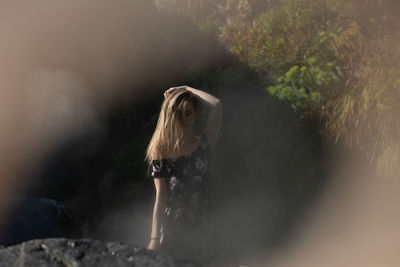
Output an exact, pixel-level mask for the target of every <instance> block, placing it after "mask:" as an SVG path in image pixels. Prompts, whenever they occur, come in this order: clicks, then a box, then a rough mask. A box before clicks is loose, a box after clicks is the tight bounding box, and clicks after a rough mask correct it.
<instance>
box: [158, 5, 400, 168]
mask: <svg viewBox="0 0 400 267" xmlns="http://www.w3.org/2000/svg"><path fill="white" fill-rule="evenodd" d="M172 2H175V5H174V4H173V3H172ZM176 2H177V1H172V0H169V1H168V0H164V3H167V5H169V8H170V10H173V9H174V8H177V6H176ZM189 2H194V1H189ZM189 2H187V3H189ZM196 3H197V5H199V3H202V9H200V10H201V11H199V12H194V11H193V10H192V11H191V12H181V14H185V15H187V16H189V17H191V18H193V20H194V21H195V22H196V23H197V24H198V25H208V26H207V27H205V26H204V27H203V28H204V29H205V30H212V31H214V32H215V33H216V34H217V36H218V37H219V39H220V40H221V42H222V43H223V44H224V45H225V47H226V48H227V49H228V50H230V51H231V53H233V54H234V55H235V56H236V57H237V58H238V59H239V60H240V61H242V62H244V63H245V64H247V65H248V66H249V67H250V68H251V69H252V70H255V71H256V72H257V73H258V74H259V75H260V77H261V78H262V79H263V81H264V84H265V85H266V87H267V90H268V92H269V93H270V94H272V95H275V96H277V97H278V98H279V99H282V100H284V101H286V102H288V104H289V105H291V106H292V107H293V108H294V109H295V110H296V111H297V112H299V113H300V114H301V115H302V116H304V115H306V116H318V117H320V119H321V121H322V122H323V124H322V125H321V130H322V131H323V132H324V133H325V134H326V135H327V136H328V137H330V138H331V140H333V141H335V142H343V143H345V144H347V145H349V146H350V147H356V148H358V149H361V150H363V151H364V152H365V153H366V154H367V155H368V157H369V158H370V160H371V162H374V163H376V164H377V170H379V171H380V172H381V173H383V174H390V173H393V172H394V170H396V169H397V170H399V167H400V166H399V161H398V159H399V155H400V145H399V144H400V126H399V122H398V119H397V116H398V114H399V111H400V104H399V103H400V81H399V78H398V77H399V74H400V73H399V72H400V48H399V45H398V44H399V43H400V25H399V20H398V19H397V14H398V13H399V11H400V4H399V3H398V2H396V1H390V0H315V1H311V0H268V1H261V0H219V1H215V2H211V1H206V0H198V1H196ZM207 10H208V11H207ZM194 14H195V15H194Z"/></svg>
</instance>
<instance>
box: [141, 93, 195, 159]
mask: <svg viewBox="0 0 400 267" xmlns="http://www.w3.org/2000/svg"><path fill="white" fill-rule="evenodd" d="M188 101H189V102H191V103H192V105H193V108H194V111H195V113H196V112H197V107H198V104H199V102H198V99H197V97H196V96H195V95H194V94H193V93H192V92H190V91H189V90H186V89H184V88H179V89H175V90H173V91H172V92H171V93H170V94H169V95H168V97H167V98H166V99H164V102H163V103H162V105H161V111H160V115H159V117H158V121H157V126H156V129H155V131H154V134H153V137H152V138H151V140H150V143H149V145H148V146H147V150H146V160H147V161H148V162H149V163H150V162H151V161H152V160H155V159H159V160H161V159H166V158H168V157H169V156H170V155H171V154H172V153H173V152H175V151H180V148H181V146H182V143H183V127H182V120H183V107H184V105H185V103H187V102H188Z"/></svg>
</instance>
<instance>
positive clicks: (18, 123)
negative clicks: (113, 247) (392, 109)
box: [0, 0, 400, 267]
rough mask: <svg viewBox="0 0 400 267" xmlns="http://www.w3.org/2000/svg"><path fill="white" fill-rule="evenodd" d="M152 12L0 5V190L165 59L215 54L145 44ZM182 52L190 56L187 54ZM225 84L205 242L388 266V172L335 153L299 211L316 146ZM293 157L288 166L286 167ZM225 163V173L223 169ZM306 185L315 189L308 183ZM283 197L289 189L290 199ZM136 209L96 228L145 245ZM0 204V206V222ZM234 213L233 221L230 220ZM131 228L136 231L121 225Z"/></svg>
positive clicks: (143, 6)
mask: <svg viewBox="0 0 400 267" xmlns="http://www.w3.org/2000/svg"><path fill="white" fill-rule="evenodd" d="M158 15H159V13H157V12H156V11H155V10H154V9H153V8H151V1H125V0H113V1H112V2H111V1H108V0H90V1H89V0H87V1H54V0H37V1H24V3H21V2H18V1H7V0H4V1H2V2H1V3H0V38H1V42H0V59H1V61H0V80H1V89H0V90H1V97H0V129H1V131H0V140H1V141H0V179H1V180H0V194H1V195H5V194H12V193H18V192H19V191H20V190H22V189H24V187H25V186H26V184H27V183H28V184H29V183H31V182H32V181H25V180H23V179H22V177H31V176H32V175H31V174H32V172H34V171H35V170H36V168H37V164H38V163H39V162H40V160H41V159H42V158H43V157H45V156H46V153H48V152H49V151H50V150H51V149H52V147H54V146H55V145H57V143H58V142H61V141H63V140H65V139H67V138H73V137H74V136H76V135H79V134H80V133H82V132H85V131H91V130H96V129H100V128H101V127H102V125H101V119H100V118H101V117H102V116H105V115H106V114H107V112H109V111H110V110H111V109H112V108H113V107H115V106H117V105H119V104H121V103H123V102H124V101H125V100H126V99H129V98H132V97H135V96H137V95H138V94H140V93H142V88H143V87H142V86H143V85H144V84H146V83H147V81H148V80H152V79H153V77H154V75H157V77H158V78H159V79H160V80H162V79H163V78H165V79H168V78H169V77H170V76H173V75H176V74H177V73H178V71H177V69H175V66H176V65H180V66H185V64H188V63H190V62H191V61H192V60H193V58H194V57H195V56H196V57H202V56H204V57H210V58H213V57H215V55H213V54H212V52H211V51H210V50H207V49H208V48H207V47H206V46H205V44H204V43H202V42H200V41H199V40H193V41H192V43H190V42H189V43H188V41H187V40H185V38H182V41H181V42H176V41H175V40H172V41H171V40H170V43H168V42H166V43H162V44H160V43H156V42H155V41H154V39H153V37H154V34H156V33H159V32H158V31H157V27H159V25H160V21H159V20H158V19H159V18H158V17H155V16H158ZM165 29H167V32H165V35H167V36H169V35H171V36H172V37H170V39H173V37H176V36H177V35H180V36H184V35H183V34H181V33H180V32H179V30H176V29H173V28H172V29H169V30H168V28H167V27H166V28H165ZM175 30H176V31H175ZM165 40H169V38H165ZM171 44H173V45H176V46H175V47H174V48H173V49H171V50H164V52H165V51H167V52H166V53H167V54H168V55H169V54H170V53H176V55H177V57H176V58H177V61H176V62H172V63H171V62H166V61H165V60H164V59H166V58H168V57H167V56H166V55H165V54H163V53H162V52H160V51H159V49H158V48H160V47H164V46H172V45H171ZM189 44H190V45H189ZM157 51H158V52H159V53H158V52H157ZM190 51H201V52H199V53H198V54H197V55H194V53H191V52H190ZM202 53H204V54H203V55H202ZM178 55H179V57H178ZM160 77H161V78H160ZM238 86H239V87H240V85H238ZM248 87H249V88H253V86H252V85H248ZM228 89H229V90H232V91H229V92H228V93H225V94H224V96H223V101H225V103H224V105H225V106H224V109H225V118H224V120H225V121H224V129H223V132H222V135H221V138H222V140H221V141H220V144H219V147H218V150H217V151H216V157H215V160H219V161H220V162H219V163H216V166H215V170H214V173H215V175H214V176H213V177H216V181H215V182H214V183H215V186H216V187H215V188H214V190H215V192H217V193H221V194H222V195H219V198H217V200H220V201H221V202H219V203H218V205H217V206H218V207H219V208H221V209H220V210H217V211H216V214H217V215H218V216H219V219H220V220H219V225H218V224H217V225H218V226H220V227H221V228H219V231H220V232H219V234H220V235H221V236H222V240H223V242H224V243H223V244H221V243H216V249H219V248H221V247H222V248H224V249H226V251H227V252H229V251H236V252H237V250H239V249H241V248H243V247H248V248H249V250H251V249H253V248H255V247H257V246H258V247H259V249H258V250H257V253H258V255H257V258H251V259H248V262H251V263H254V264H256V265H260V266H264V265H269V266H276V267H280V266H289V267H290V266H296V267H297V266H310V267H312V266H398V263H399V262H400V258H399V256H398V248H399V245H398V243H399V234H400V233H399V230H398V225H399V223H400V216H399V215H398V203H399V200H400V199H399V192H398V185H397V184H396V183H395V182H394V179H393V180H380V179H379V178H377V177H375V176H374V175H371V173H372V172H370V170H369V168H368V164H365V162H362V161H361V162H360V161H359V160H354V159H355V158H358V156H357V155H355V156H353V155H351V157H349V158H346V159H345V160H344V162H346V161H347V160H349V161H348V162H349V164H346V165H343V162H342V161H340V162H339V163H338V164H337V165H333V164H332V165H331V166H330V168H329V171H330V175H329V178H330V180H331V181H333V182H331V183H329V185H328V187H327V190H326V192H327V193H326V194H325V195H324V197H321V199H318V200H320V201H319V202H318V204H316V205H315V206H314V207H313V209H304V210H303V208H304V207H301V206H300V205H299V206H297V205H296V201H298V202H301V201H303V202H306V200H304V199H305V198H306V197H307V195H308V194H312V193H315V192H316V191H318V188H316V189H315V188H314V189H312V190H311V189H308V188H306V189H303V188H302V185H303V182H304V181H308V182H309V181H310V179H321V181H323V180H324V179H325V178H324V177H323V175H322V174H321V172H320V170H316V171H315V172H314V170H315V168H317V167H316V166H315V165H318V164H319V163H320V161H322V160H321V159H318V153H313V152H310V151H308V149H309V150H312V148H308V147H300V145H299V143H300V141H301V140H304V138H305V139H306V137H307V132H304V131H303V130H299V131H292V129H290V128H286V127H283V126H282V125H283V124H285V123H286V124H290V123H293V122H294V120H293V118H290V116H287V115H282V114H281V113H280V112H279V111H281V110H282V108H281V107H279V106H277V105H275V104H273V103H267V104H266V102H264V99H263V98H262V97H260V96H258V95H256V94H253V91H250V89H249V90H248V91H250V94H253V95H252V96H251V97H249V96H248V95H247V96H246V95H244V93H243V94H242V92H243V91H246V90H245V89H244V88H243V87H240V88H234V89H235V93H233V92H234V90H233V88H228ZM230 97H231V98H230ZM242 98H244V100H242ZM241 101H244V102H243V103H242V102H241ZM246 101H247V102H246ZM246 112H247V113H246ZM260 113H261V114H264V115H259V114H260ZM277 114H279V116H278V115H277ZM278 117H279V118H278ZM238 125H240V126H238ZM260 125H263V127H264V128H262V129H260ZM262 133H266V134H262ZM299 136H300V137H299ZM299 140H300V141H299ZM233 148H234V149H233ZM265 151H269V154H267V155H265ZM299 151H300V152H299ZM302 151H308V152H307V153H305V154H303V152H302ZM263 155H264V157H262V156H263ZM294 159H297V160H298V161H296V162H297V163H296V164H297V165H296V164H294V163H293V164H292V165H290V164H288V162H293V161H294ZM291 160H292V161H291ZM239 163H241V164H244V165H239ZM314 164H315V165H314ZM227 166H233V167H235V168H232V169H229V170H227V169H226V168H227ZM254 166H255V167H254ZM288 166H289V167H288ZM290 166H291V167H290ZM290 168H292V169H290ZM296 168H297V169H296ZM298 170H301V171H298ZM282 173H284V175H282ZM266 175H267V176H266ZM319 175H320V176H319ZM265 177H268V179H264V178H265ZM282 177H286V178H285V179H286V180H282V179H281V178H282ZM245 182H246V183H245ZM285 183H286V184H290V185H292V187H293V188H294V187H296V190H297V191H292V189H293V188H290V186H289V189H288V190H287V191H284V190H283V191H280V189H281V187H280V186H282V185H284V184H285ZM244 184H245V186H243V185H244ZM310 184H312V185H316V184H318V185H320V183H319V181H317V180H313V182H311V183H310ZM286 188H287V187H286ZM299 188H300V189H299ZM246 190H247V191H246ZM252 190H253V191H252ZM257 190H258V191H257ZM293 190H294V189H293ZM293 192H294V193H296V192H297V193H298V195H297V196H296V195H295V194H294V193H293ZM290 194H292V195H295V196H293V198H291V199H290V197H288V196H289V195H290ZM249 200H250V201H249ZM232 203H233V204H234V205H232ZM146 208H147V206H144V207H138V209H139V210H136V217H135V216H131V217H130V214H131V213H130V211H127V212H125V213H123V214H119V215H116V214H111V215H110V219H109V220H108V221H107V220H106V221H105V222H104V224H105V228H107V227H108V226H109V225H114V226H115V225H116V224H118V223H120V225H118V227H115V228H113V229H111V230H110V232H111V233H114V234H115V236H118V237H121V236H125V238H126V240H123V241H128V242H136V243H139V244H141V245H145V242H146V238H147V233H149V231H150V225H149V223H150V217H148V215H147V214H146V212H147V211H144V210H145V209H146ZM6 209H7V206H6V205H5V203H1V206H0V218H3V216H4V214H5V212H6ZM297 209H301V211H307V212H308V213H306V214H307V216H306V217H305V218H303V219H302V221H301V222H302V224H297V225H296V227H297V228H295V229H296V231H294V232H295V233H293V234H291V233H292V232H291V233H289V234H288V237H287V242H286V243H284V246H283V247H282V248H281V249H280V250H279V251H278V253H277V254H275V257H273V258H269V259H268V262H267V261H266V260H265V258H266V256H270V255H271V251H272V249H270V250H268V251H267V249H266V247H268V245H265V244H264V243H265V239H266V238H267V239H268V238H271V239H273V238H276V237H275V236H274V235H273V233H272V231H273V230H274V229H277V228H279V227H278V226H279V224H280V223H282V224H284V223H287V222H285V221H284V219H283V218H286V219H287V217H285V215H284V214H283V213H284V212H288V211H289V212H292V211H293V213H294V212H295V211H297ZM264 211H267V212H266V213H265V214H261V215H260V216H259V217H257V215H259V214H260V213H259V212H264ZM132 212H133V211H132ZM237 212H242V216H244V217H242V218H239V220H237V221H234V220H235V216H238V214H237ZM150 213H151V211H150V212H149V213H148V214H150ZM114 216H115V218H114ZM239 216H240V215H239ZM246 216H247V217H246ZM251 216H254V217H251ZM263 216H264V217H263ZM265 216H270V217H269V218H266V217H265ZM260 217H261V218H260ZM121 218H123V220H121ZM296 218H297V217H296ZM289 219H290V218H289ZM258 220H260V221H258ZM123 222H125V223H123ZM133 224H135V225H136V227H137V229H136V230H132V229H130V228H131V225H133ZM238 227H240V228H238ZM247 230H248V231H247ZM129 231H131V232H129ZM246 231H247V232H246ZM260 236H261V238H260V239H259V240H257V238H259V237H260ZM253 241H254V242H253ZM238 242H243V243H238ZM271 243H272V242H271ZM262 244H264V245H265V247H261V246H262ZM224 246H225V247H224ZM229 246H230V247H229ZM226 247H229V248H226ZM270 247H272V245H271V244H270V245H269V247H268V248H270ZM263 251H267V252H265V254H263ZM274 251H276V250H274ZM252 256H254V255H252ZM254 260H256V262H253V261H254ZM260 262H261V263H260Z"/></svg>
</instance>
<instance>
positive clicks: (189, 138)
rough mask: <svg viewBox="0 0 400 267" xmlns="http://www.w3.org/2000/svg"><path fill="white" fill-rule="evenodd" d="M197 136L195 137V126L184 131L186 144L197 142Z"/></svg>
mask: <svg viewBox="0 0 400 267" xmlns="http://www.w3.org/2000/svg"><path fill="white" fill-rule="evenodd" d="M195 139H196V138H195V137H194V130H193V128H191V129H187V130H185V131H184V132H183V142H184V143H186V144H191V143H194V142H195Z"/></svg>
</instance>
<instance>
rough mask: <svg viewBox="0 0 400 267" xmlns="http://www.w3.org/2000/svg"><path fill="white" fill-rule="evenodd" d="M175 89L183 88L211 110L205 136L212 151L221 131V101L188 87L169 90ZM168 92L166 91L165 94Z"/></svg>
mask: <svg viewBox="0 0 400 267" xmlns="http://www.w3.org/2000/svg"><path fill="white" fill-rule="evenodd" d="M175 88H185V89H186V90H189V91H190V92H192V93H193V94H195V95H197V96H198V97H199V98H200V99H201V100H202V101H203V102H204V103H206V105H207V106H209V107H210V109H211V110H210V114H209V116H208V121H207V126H206V134H207V138H208V142H209V144H210V146H211V147H212V148H213V149H214V147H215V145H216V144H217V140H218V136H219V132H220V130H221V123H222V103H221V100H220V99H218V98H216V97H215V96H213V95H211V94H209V93H206V92H204V91H201V90H199V89H195V88H192V87H190V86H179V87H172V88H170V89H169V90H173V89H175ZM169 90H167V91H166V93H167V94H168V92H169Z"/></svg>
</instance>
